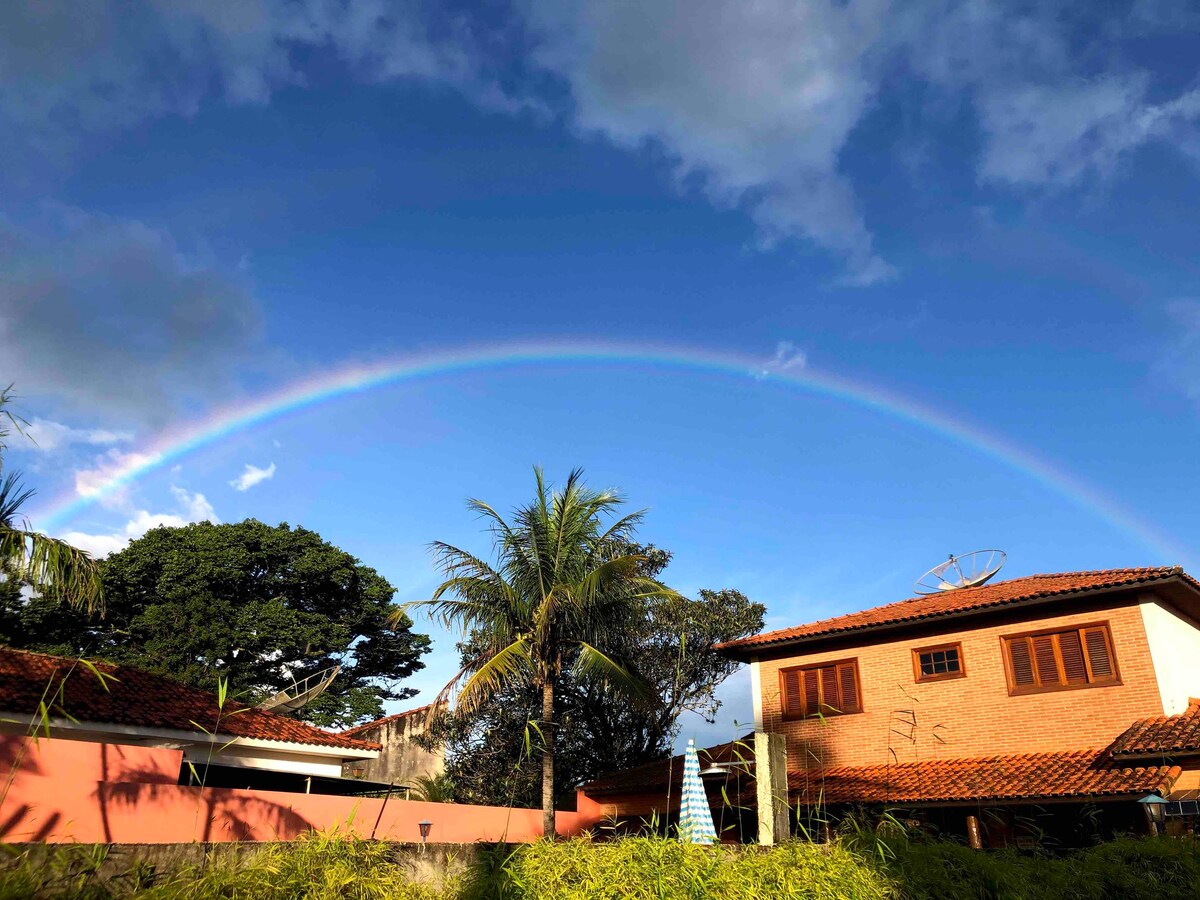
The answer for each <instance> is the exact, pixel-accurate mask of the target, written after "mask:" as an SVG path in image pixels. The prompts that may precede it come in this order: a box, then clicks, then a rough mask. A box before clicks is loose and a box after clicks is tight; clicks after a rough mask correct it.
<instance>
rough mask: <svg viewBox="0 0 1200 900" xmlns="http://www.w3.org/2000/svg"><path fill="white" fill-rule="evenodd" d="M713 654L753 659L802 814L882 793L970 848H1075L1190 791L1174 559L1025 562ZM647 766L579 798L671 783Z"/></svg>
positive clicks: (767, 720)
mask: <svg viewBox="0 0 1200 900" xmlns="http://www.w3.org/2000/svg"><path fill="white" fill-rule="evenodd" d="M718 649H719V650H721V651H722V652H724V653H726V654H728V655H729V656H732V657H733V658H735V659H739V660H742V661H744V662H747V663H749V664H750V669H751V681H752V685H753V688H752V690H753V695H754V716H755V732H756V733H758V734H760V735H778V736H781V737H779V738H775V739H774V740H775V741H777V743H779V744H781V745H782V746H783V748H785V751H786V772H787V781H786V783H787V794H788V798H789V801H790V804H791V805H792V807H793V808H794V809H795V810H798V811H799V815H800V821H801V823H803V821H804V816H805V815H809V816H811V815H812V812H813V810H814V809H817V808H819V809H820V810H822V811H823V812H832V813H834V814H835V815H836V814H837V812H839V811H841V810H845V809H847V808H849V807H852V806H855V805H866V806H886V807H888V808H891V809H895V810H899V811H901V812H900V814H902V815H904V816H907V817H910V818H914V819H918V820H920V821H923V822H926V823H928V824H929V825H930V827H933V828H936V829H939V830H942V831H946V832H953V833H962V834H964V835H967V836H968V837H970V838H971V840H972V843H976V844H977V845H1005V844H1011V843H1018V844H1020V843H1023V842H1024V841H1026V840H1031V839H1032V836H1033V835H1034V834H1036V833H1038V832H1053V833H1054V834H1055V835H1056V836H1058V838H1059V839H1060V840H1063V841H1067V842H1070V841H1081V842H1082V841H1086V840H1088V839H1090V838H1091V837H1094V836H1095V835H1096V834H1099V833H1106V832H1108V833H1111V832H1113V831H1122V830H1131V829H1139V828H1145V827H1146V823H1145V819H1144V816H1143V811H1142V808H1141V807H1139V805H1138V804H1137V803H1136V801H1137V800H1138V799H1139V798H1140V797H1142V796H1144V795H1146V794H1147V793H1150V792H1157V793H1160V794H1163V795H1164V796H1167V798H1168V799H1169V800H1172V801H1174V803H1175V806H1173V807H1171V810H1172V811H1173V812H1179V811H1180V810H1181V809H1188V810H1191V811H1194V806H1195V804H1194V803H1193V804H1192V807H1181V806H1180V804H1186V803H1188V802H1189V801H1194V800H1196V799H1197V798H1200V709H1198V707H1197V706H1196V705H1195V704H1194V703H1193V702H1192V699H1191V698H1192V697H1193V696H1197V695H1200V584H1198V583H1197V582H1196V581H1195V580H1194V579H1193V578H1191V577H1190V576H1189V575H1187V574H1186V573H1185V572H1183V571H1182V570H1181V569H1179V568H1166V567H1163V568H1143V569H1115V570H1109V571H1101V572H1072V573H1062V574H1054V575H1034V576H1029V577H1026V578H1017V579H1012V580H1009V581H1003V582H997V583H994V584H986V585H982V586H978V587H969V588H961V589H958V590H951V591H945V592H942V593H939V594H935V595H932V596H923V597H915V598H913V599H909V600H904V601H901V602H899V603H892V604H889V605H886V606H880V607H876V608H874V609H869V610H865V611H862V612H856V613H851V614H849V615H844V616H838V617H836V618H833V619H826V620H824V621H820V622H813V623H811V624H807V625H801V626H797V627H793V628H786V629H782V630H779V631H772V632H767V633H764V634H759V635H756V636H753V637H749V638H745V639H742V640H738V641H733V642H730V643H727V644H722V645H719V647H718ZM744 746H745V745H744ZM713 750H714V758H719V757H721V756H722V754H727V753H728V751H727V750H724V749H723V748H713ZM734 768H736V769H737V770H738V773H739V777H743V775H744V770H745V769H746V768H747V767H745V766H743V767H740V768H739V767H734ZM642 770H644V771H641V772H640V775H637V776H635V777H633V778H632V780H631V776H634V775H635V772H638V771H639V770H634V772H631V773H621V776H614V777H613V778H609V779H600V780H599V781H597V782H594V783H592V784H590V785H585V786H584V788H583V793H584V794H586V795H587V796H588V797H590V798H591V799H592V800H593V801H596V802H600V803H602V804H605V803H607V804H609V805H610V806H611V807H612V808H613V810H621V811H622V812H625V813H632V812H633V810H634V809H635V807H637V805H638V802H637V801H636V800H635V799H634V795H633V793H632V790H633V787H634V785H635V784H640V786H641V789H642V791H643V793H642V795H641V796H642V798H643V799H646V798H650V797H653V796H654V795H655V793H656V792H657V791H660V790H661V785H665V784H666V782H667V778H668V775H667V769H666V766H665V764H662V763H659V764H651V766H649V767H642ZM622 778H623V780H621V779H622ZM614 779H616V780H614ZM639 779H640V780H639ZM652 783H653V784H652ZM614 789H617V792H614ZM711 793H713V794H714V795H715V794H716V790H715V788H714V790H713V791H712V792H711ZM728 794H729V791H728V789H726V791H725V796H728ZM742 796H743V797H745V796H748V795H747V794H746V793H745V792H744V791H742ZM717 805H719V804H716V803H715V804H714V806H717ZM1182 821H1183V820H1179V821H1176V822H1172V823H1169V824H1171V825H1172V827H1173V828H1176V829H1178V828H1180V827H1183V826H1182V825H1181V824H1180V823H1181V822H1182ZM810 824H811V823H810Z"/></svg>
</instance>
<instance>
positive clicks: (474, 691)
mask: <svg viewBox="0 0 1200 900" xmlns="http://www.w3.org/2000/svg"><path fill="white" fill-rule="evenodd" d="M472 668H473V669H474V671H473V672H472V673H471V677H470V678H468V679H467V682H466V684H464V685H463V686H462V690H461V691H459V693H458V706H459V708H460V709H463V710H466V711H470V710H473V709H475V708H476V707H478V706H479V705H480V704H481V703H483V702H484V701H486V700H487V699H488V698H489V697H490V696H491V695H493V694H495V693H496V692H497V691H499V690H500V689H501V688H503V687H504V686H505V685H508V684H511V683H513V682H516V681H518V680H519V679H520V678H521V677H522V676H524V677H526V678H528V677H529V676H530V675H531V674H532V673H533V659H532V658H531V656H530V654H529V642H528V641H527V640H526V639H525V638H523V637H522V638H518V639H517V640H515V641H513V642H512V643H511V644H509V645H508V646H507V647H505V648H504V649H503V650H501V651H500V652H498V653H495V654H493V655H492V656H491V657H489V658H488V659H487V660H486V661H484V662H482V663H481V664H480V665H479V666H478V667H477V668H476V667H474V666H473V667H472Z"/></svg>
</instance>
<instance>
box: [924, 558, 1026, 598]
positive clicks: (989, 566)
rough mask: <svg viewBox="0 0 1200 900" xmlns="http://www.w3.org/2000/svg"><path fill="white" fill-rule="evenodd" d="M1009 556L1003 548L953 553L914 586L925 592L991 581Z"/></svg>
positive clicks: (925, 593)
mask: <svg viewBox="0 0 1200 900" xmlns="http://www.w3.org/2000/svg"><path fill="white" fill-rule="evenodd" d="M1006 559H1008V557H1007V555H1006V554H1005V553H1004V551H1003V550H972V551H971V552H970V553H964V554H963V555H962V556H955V555H954V554H953V553H951V554H950V558H949V559H947V560H946V561H945V562H944V563H939V564H938V565H936V566H934V567H933V568H932V569H930V570H929V571H928V572H926V573H925V574H924V575H922V576H921V577H920V578H918V579H917V583H916V584H915V585H913V590H914V591H915V592H916V593H917V594H919V595H921V596H925V595H928V594H940V593H943V592H945V591H957V590H960V589H961V588H969V587H979V585H981V584H987V582H988V581H990V580H991V578H992V576H993V575H995V574H996V573H997V572H999V571H1000V568H1001V566H1003V565H1004V561H1005V560H1006Z"/></svg>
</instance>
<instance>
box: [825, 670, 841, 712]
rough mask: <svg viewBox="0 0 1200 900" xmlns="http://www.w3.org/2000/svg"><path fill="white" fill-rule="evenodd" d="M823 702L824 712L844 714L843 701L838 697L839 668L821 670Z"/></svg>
mask: <svg viewBox="0 0 1200 900" xmlns="http://www.w3.org/2000/svg"><path fill="white" fill-rule="evenodd" d="M821 702H822V703H823V704H824V706H823V708H822V710H821V711H822V712H828V711H829V710H830V709H834V710H837V711H838V712H843V709H842V699H841V697H839V696H838V675H837V666H823V667H822V668H821Z"/></svg>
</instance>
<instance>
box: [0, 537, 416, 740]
mask: <svg viewBox="0 0 1200 900" xmlns="http://www.w3.org/2000/svg"><path fill="white" fill-rule="evenodd" d="M101 577H102V580H103V587H104V594H105V602H106V608H107V610H106V615H105V617H104V618H95V617H87V616H85V615H84V614H82V613H81V612H78V611H76V610H73V609H71V608H69V607H67V606H65V605H63V604H61V603H58V602H57V601H55V600H54V598H53V597H49V596H48V597H45V598H34V599H28V600H27V599H23V598H20V597H16V598H13V597H8V598H7V599H6V597H5V595H4V594H3V593H2V592H0V637H3V638H4V639H6V640H7V641H8V642H9V643H11V644H12V645H14V646H18V647H25V648H27V649H32V650H41V651H44V652H57V653H69V654H75V655H87V656H90V657H95V658H100V659H106V660H110V661H112V662H118V663H129V664H132V665H136V666H138V667H140V668H143V669H146V670H148V671H151V672H155V673H158V674H162V675H167V676H170V677H171V678H174V679H176V680H178V681H182V682H183V683H185V684H189V685H193V686H196V687H201V688H206V689H210V690H211V689H215V687H216V685H217V681H218V678H220V677H222V676H224V677H225V678H227V679H228V682H229V689H230V691H231V693H233V694H234V695H236V696H238V697H239V699H241V700H243V701H244V702H249V703H254V702H257V701H259V700H261V699H264V698H265V697H268V696H270V695H271V694H273V693H274V692H276V691H278V690H281V689H283V688H286V687H288V686H290V685H291V684H292V683H293V679H295V680H299V679H301V678H304V677H305V676H307V675H310V674H313V673H316V672H318V671H320V670H322V669H325V668H327V667H329V666H332V665H335V664H339V663H340V664H341V666H342V671H341V673H340V674H339V675H338V677H337V679H336V680H335V681H334V682H333V684H332V685H331V686H330V687H329V689H328V690H327V691H326V692H325V693H324V694H322V695H321V696H320V697H318V698H317V699H316V700H315V701H314V702H312V703H310V704H309V705H308V706H306V707H304V708H303V709H302V710H300V711H299V713H297V715H298V716H299V717H301V718H303V719H305V720H306V721H309V722H312V723H313V724H315V725H320V726H324V727H347V726H349V725H352V724H355V723H357V722H360V721H364V720H366V719H369V718H373V717H376V716H379V715H381V714H382V712H383V702H384V701H387V700H403V699H406V698H408V697H410V696H412V695H413V694H414V693H415V691H414V690H412V689H410V688H406V687H403V686H402V685H401V684H400V682H401V681H402V680H403V679H404V678H406V677H408V676H409V675H411V674H413V673H414V672H416V671H417V670H418V669H421V668H423V666H424V664H423V663H422V662H421V656H422V655H423V654H425V653H426V652H428V650H429V638H428V637H427V636H425V635H422V634H414V633H413V631H412V621H411V620H410V619H409V618H408V617H407V616H405V615H404V614H403V612H402V611H401V610H400V609H399V607H398V606H396V605H395V604H393V603H392V596H393V594H394V593H395V589H394V588H393V587H392V586H391V585H390V584H389V583H388V582H387V580H386V579H384V578H383V577H382V576H381V575H380V574H379V573H378V572H376V571H375V570H374V569H372V568H370V567H368V566H365V565H363V564H362V563H361V562H359V561H358V560H357V559H355V558H354V557H353V556H351V555H350V554H349V553H346V552H345V551H343V550H340V549H338V548H337V547H335V546H333V545H332V544H330V543H328V542H326V541H325V540H323V539H322V538H321V536H320V535H319V534H317V533H316V532H314V531H309V530H307V529H304V528H298V527H297V528H292V527H290V526H289V525H287V524H281V525H275V526H271V525H265V524H263V523H262V522H258V521H255V520H253V519H248V520H246V521H244V522H238V523H231V524H222V525H214V524H211V523H207V522H202V523H199V524H194V525H187V526H184V527H182V528H166V527H162V528H155V529H153V530H151V531H149V532H147V533H146V534H145V535H144V536H143V537H141V538H138V539H137V540H135V541H133V542H132V543H131V544H130V545H129V546H128V547H126V548H125V549H124V550H122V551H120V552H119V553H115V554H113V555H112V556H110V557H108V558H107V559H105V560H103V561H102V562H101Z"/></svg>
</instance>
